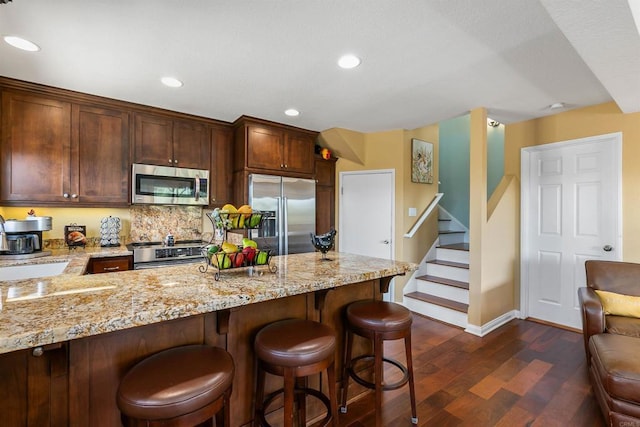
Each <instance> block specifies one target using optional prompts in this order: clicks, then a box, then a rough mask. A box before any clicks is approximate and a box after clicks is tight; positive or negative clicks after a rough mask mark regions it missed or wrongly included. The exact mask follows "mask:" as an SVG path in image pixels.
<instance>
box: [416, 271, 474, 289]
mask: <svg viewBox="0 0 640 427" xmlns="http://www.w3.org/2000/svg"><path fill="white" fill-rule="evenodd" d="M416 279H420V280H427V281H429V282H434V283H440V284H441V285H447V286H453V287H455V288H460V289H466V290H469V284H468V283H465V282H461V281H459V280H453V279H447V278H446V277H438V276H430V275H428V274H425V275H423V276H418V277H416Z"/></svg>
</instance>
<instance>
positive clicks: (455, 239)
mask: <svg viewBox="0 0 640 427" xmlns="http://www.w3.org/2000/svg"><path fill="white" fill-rule="evenodd" d="M439 241H440V244H441V245H452V244H454V243H464V233H453V234H440V237H439Z"/></svg>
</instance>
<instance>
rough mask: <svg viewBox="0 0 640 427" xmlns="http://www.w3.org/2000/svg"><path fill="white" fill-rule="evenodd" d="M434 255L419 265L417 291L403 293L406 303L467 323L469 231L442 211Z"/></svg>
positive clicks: (430, 314) (451, 321)
mask: <svg viewBox="0 0 640 427" xmlns="http://www.w3.org/2000/svg"><path fill="white" fill-rule="evenodd" d="M438 225H439V239H438V245H437V246H436V249H435V259H431V260H429V261H427V262H426V264H425V265H424V266H422V267H421V268H420V270H419V271H420V272H421V274H420V275H419V276H417V277H416V278H415V279H416V283H415V291H413V292H409V293H407V294H405V295H404V299H403V303H404V305H405V306H406V307H407V308H408V309H410V310H411V311H413V312H415V313H419V314H422V315H424V316H427V317H431V318H433V319H436V320H440V321H442V322H445V323H449V324H452V325H456V326H459V327H461V328H466V327H467V310H468V308H469V244H468V243H465V233H466V231H465V230H464V229H463V227H462V226H460V225H459V224H457V223H456V221H454V220H452V219H450V218H449V217H448V216H447V215H446V214H442V213H441V219H439V220H438Z"/></svg>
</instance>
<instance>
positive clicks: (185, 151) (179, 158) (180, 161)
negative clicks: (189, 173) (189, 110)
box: [173, 121, 211, 169]
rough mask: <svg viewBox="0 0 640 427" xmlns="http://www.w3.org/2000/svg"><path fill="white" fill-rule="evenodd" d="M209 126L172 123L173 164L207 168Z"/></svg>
mask: <svg viewBox="0 0 640 427" xmlns="http://www.w3.org/2000/svg"><path fill="white" fill-rule="evenodd" d="M210 150H211V146H210V139H209V128H208V127H206V126H205V125H203V124H200V123H189V122H185V121H175V122H174V123H173V166H177V167H181V168H190V169H209V156H210Z"/></svg>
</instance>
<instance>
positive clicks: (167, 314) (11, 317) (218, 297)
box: [0, 248, 417, 354]
mask: <svg viewBox="0 0 640 427" xmlns="http://www.w3.org/2000/svg"><path fill="white" fill-rule="evenodd" d="M77 251H78V252H75V251H71V252H69V251H66V252H65V253H62V254H60V253H54V254H53V255H52V256H50V257H43V258H36V259H32V260H25V261H19V262H18V261H16V262H8V261H3V262H0V267H2V266H5V265H16V264H23V263H45V262H46V263H51V262H60V261H67V260H68V261H69V265H68V266H67V268H66V270H65V271H64V273H63V274H61V275H58V276H53V277H45V278H40V279H30V280H18V281H8V282H0V294H1V297H0V354H1V353H7V352H11V351H15V350H19V349H25V348H30V347H36V346H41V345H46V344H52V343H57V342H62V341H68V340H73V339H77V338H82V337H88V336H92V335H97V334H102V333H106V332H113V331H118V330H122V329H127V328H133V327H137V326H142V325H148V324H152V323H156V322H162V321H166V320H171V319H178V318H183V317H187V316H192V315H196V314H203V313H209V312H213V311H218V310H222V309H230V308H233V307H238V306H243V305H248V304H253V303H258V302H263V301H268V300H273V299H278V298H284V297H288V296H292V295H298V294H303V293H308V292H313V291H318V290H324V289H331V288H335V287H339V286H343V285H348V284H352V283H358V282H364V281H368V280H373V279H379V278H381V277H388V276H395V275H401V274H405V272H408V271H412V270H415V269H416V267H417V266H416V265H415V264H411V263H405V262H395V261H388V260H382V259H377V258H370V257H364V256H358V255H351V254H344V253H330V258H332V261H322V260H321V255H320V254H319V253H307V254H296V255H288V256H281V257H274V258H273V260H272V264H273V265H275V266H277V268H278V270H277V272H276V273H271V272H269V271H268V269H267V268H266V266H259V267H255V268H253V269H250V268H248V267H245V268H240V269H232V270H223V271H222V272H221V276H220V280H219V281H215V280H214V278H213V275H214V272H215V270H214V269H213V268H209V271H208V272H206V273H201V272H200V271H199V270H198V267H199V266H200V265H204V262H202V263H194V264H182V265H179V266H175V267H163V268H157V269H149V270H134V271H124V272H119V273H111V274H97V275H83V273H84V270H85V266H86V263H87V262H88V259H89V257H92V256H113V255H124V254H127V253H128V252H126V249H124V250H123V248H115V249H98V250H96V251H93V252H92V251H90V250H89V251H82V252H80V251H79V250H77ZM251 273H253V274H251Z"/></svg>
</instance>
